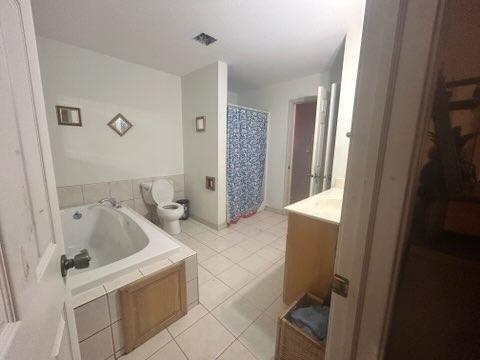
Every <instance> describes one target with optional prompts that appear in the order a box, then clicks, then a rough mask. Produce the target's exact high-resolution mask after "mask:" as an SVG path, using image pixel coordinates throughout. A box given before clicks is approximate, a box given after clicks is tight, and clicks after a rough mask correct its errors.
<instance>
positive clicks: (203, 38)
mask: <svg viewBox="0 0 480 360" xmlns="http://www.w3.org/2000/svg"><path fill="white" fill-rule="evenodd" d="M193 40H196V41H198V42H199V43H200V44H202V45H205V46H208V45H210V44H211V43H214V42H215V41H217V39H215V38H214V37H212V36H210V35H208V34H205V33H201V34H198V35H197V36H195V37H194V38H193Z"/></svg>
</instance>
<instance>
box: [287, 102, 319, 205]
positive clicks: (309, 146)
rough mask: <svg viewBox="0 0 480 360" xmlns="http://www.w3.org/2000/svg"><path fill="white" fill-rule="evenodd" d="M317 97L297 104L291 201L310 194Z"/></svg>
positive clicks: (301, 198)
mask: <svg viewBox="0 0 480 360" xmlns="http://www.w3.org/2000/svg"><path fill="white" fill-rule="evenodd" d="M316 108H317V99H316V98H315V99H313V100H310V101H307V102H304V103H300V104H296V106H295V113H294V117H295V120H294V128H293V154H292V182H291V185H290V202H291V203H293V202H297V201H300V200H303V199H305V198H307V197H308V196H309V194H310V170H311V166H312V151H313V134H314V131H315V113H316Z"/></svg>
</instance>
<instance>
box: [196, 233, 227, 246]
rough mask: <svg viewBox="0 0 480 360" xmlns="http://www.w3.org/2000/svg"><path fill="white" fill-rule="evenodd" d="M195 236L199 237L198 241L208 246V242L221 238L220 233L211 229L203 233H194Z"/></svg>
mask: <svg viewBox="0 0 480 360" xmlns="http://www.w3.org/2000/svg"><path fill="white" fill-rule="evenodd" d="M193 237H194V238H195V239H197V240H198V241H200V242H202V243H204V244H205V245H207V246H208V244H209V243H210V242H211V241H214V240H217V239H218V238H221V236H220V235H217V234H215V233H213V232H211V231H209V230H208V231H204V232H202V233H199V234H196V235H193Z"/></svg>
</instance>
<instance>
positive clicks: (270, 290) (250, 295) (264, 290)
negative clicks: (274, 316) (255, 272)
mask: <svg viewBox="0 0 480 360" xmlns="http://www.w3.org/2000/svg"><path fill="white" fill-rule="evenodd" d="M238 293H239V294H240V295H241V296H243V297H245V298H246V299H247V300H248V301H250V302H251V303H252V304H253V305H254V306H255V307H257V308H258V309H260V310H262V311H263V310H266V309H267V308H268V307H269V306H270V305H272V304H273V302H274V301H275V300H276V299H277V298H278V297H279V296H280V295H281V294H282V289H279V288H278V287H277V286H276V284H271V283H270V282H269V281H268V278H265V279H256V280H255V281H252V282H251V283H249V284H247V285H245V286H244V287H243V288H241V289H240V290H239V291H238Z"/></svg>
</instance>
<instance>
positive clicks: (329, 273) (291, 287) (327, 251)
mask: <svg viewBox="0 0 480 360" xmlns="http://www.w3.org/2000/svg"><path fill="white" fill-rule="evenodd" d="M337 236H338V224H335V223H330V222H327V221H322V220H320V219H314V218H311V217H308V216H305V215H299V214H296V213H293V212H289V214H288V232H287V247H286V253H285V279H284V284H283V286H284V288H283V302H284V303H285V304H290V303H292V302H293V301H294V300H295V299H297V298H298V297H299V296H301V295H302V294H304V293H306V292H310V293H312V294H314V295H316V296H318V297H319V298H322V299H325V298H327V297H328V296H329V294H330V286H331V282H332V279H333V266H334V261H335V246H336V242H337Z"/></svg>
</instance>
